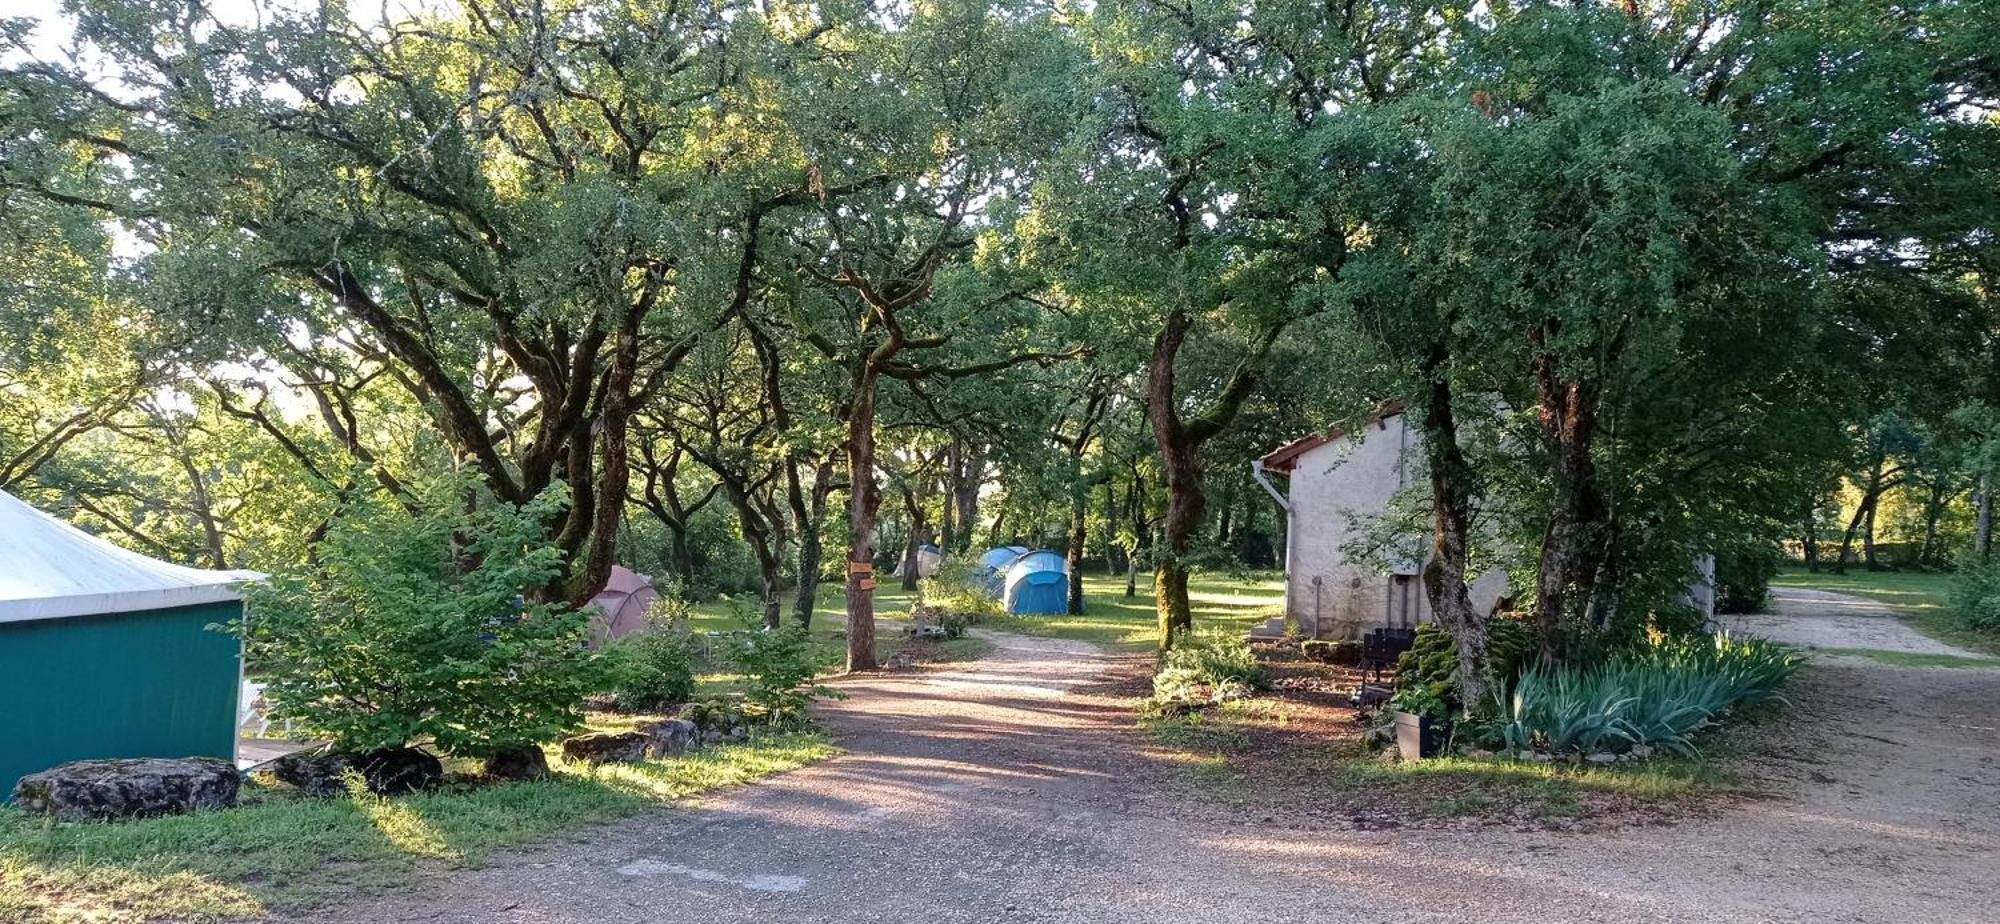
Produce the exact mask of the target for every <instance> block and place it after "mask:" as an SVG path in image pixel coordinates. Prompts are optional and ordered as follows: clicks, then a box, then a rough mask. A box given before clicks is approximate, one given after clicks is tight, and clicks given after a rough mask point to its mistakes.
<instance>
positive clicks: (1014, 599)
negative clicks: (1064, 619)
mask: <svg viewBox="0 0 2000 924" xmlns="http://www.w3.org/2000/svg"><path fill="white" fill-rule="evenodd" d="M1003 586H1004V588H1005V589H1004V591H1003V593H1002V594H1001V597H1000V599H1001V601H1002V602H1003V604H1004V605H1005V607H1006V609H1007V612H1008V613H1009V614H1010V615H1014V616H1025V615H1029V614H1036V613H1040V614H1054V613H1064V612H1068V610H1069V563H1068V562H1066V561H1064V560H1063V557H1062V555H1061V554H1059V553H1056V552H1051V551H1048V550H1047V549H1043V550H1042V551H1039V552H1029V553H1028V554H1026V555H1023V556H1021V557H1019V558H1017V559H1015V560H1014V563H1013V564H1012V565H1009V566H1008V567H1007V578H1006V583H1005V584H1004V585H1003Z"/></svg>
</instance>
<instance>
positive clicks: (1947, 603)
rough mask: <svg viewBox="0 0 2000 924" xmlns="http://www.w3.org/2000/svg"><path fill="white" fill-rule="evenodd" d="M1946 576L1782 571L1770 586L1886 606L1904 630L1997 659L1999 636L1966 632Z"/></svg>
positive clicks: (1861, 570)
mask: <svg viewBox="0 0 2000 924" xmlns="http://www.w3.org/2000/svg"><path fill="white" fill-rule="evenodd" d="M1952 578H1953V576H1952V575H1950V574H1946V573H1942V572H1936V571H1868V570H1865V569H1861V568H1855V569H1852V570H1850V571H1848V572H1847V573H1846V574H1834V573H1832V572H1829V571H1821V572H1817V573H1815V572H1811V571H1807V570H1806V569H1804V568H1792V567H1788V568H1784V569H1782V570H1780V571H1779V572H1778V574H1777V576H1776V577H1773V578H1772V579H1771V583H1772V585H1774V586H1778V587H1804V588H1808V589H1812V590H1831V591H1837V592H1839V593H1844V594H1853V595H1855V596H1857V597H1865V598H1867V599H1870V600H1874V601H1877V602H1879V603H1886V604H1888V605H1890V606H1893V607H1895V608H1896V609H1898V610H1901V611H1902V612H1903V613H1904V615H1906V616H1908V617H1909V623H1910V628H1913V629H1915V630H1917V631H1918V632H1921V633H1923V634H1924V635H1927V636H1929V637H1930V638H1932V639H1935V640H1937V641H1940V642H1943V643H1945V644H1947V645H1952V646H1955V647H1958V648H1964V649H1967V650H1969V651H1978V652H1983V653H1985V654H1989V655H2000V633H1992V632H1980V631H1978V630H1976V629H1971V628H1967V627H1966V626H1965V625H1964V624H1962V623H1960V622H1959V621H1958V616H1957V614H1955V613H1953V612H1952V608H1951V592H1952Z"/></svg>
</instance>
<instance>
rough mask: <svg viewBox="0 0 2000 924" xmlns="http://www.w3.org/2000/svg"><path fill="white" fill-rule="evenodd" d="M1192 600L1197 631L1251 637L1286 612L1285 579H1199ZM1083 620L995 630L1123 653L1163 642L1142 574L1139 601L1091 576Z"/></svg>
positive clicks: (1148, 580)
mask: <svg viewBox="0 0 2000 924" xmlns="http://www.w3.org/2000/svg"><path fill="white" fill-rule="evenodd" d="M1188 599H1189V602H1190V603H1191V604H1192V605H1193V609H1194V624H1195V626H1196V628H1204V627H1207V628H1222V629H1227V630H1230V631H1234V632H1247V631H1249V629H1250V627H1251V626H1253V625H1256V624H1257V623H1259V622H1262V621H1263V620H1265V619H1266V618H1268V617H1271V616H1276V615H1278V613H1279V612H1281V611H1282V610H1283V609H1284V602H1285V582H1284V578H1283V577H1282V576H1280V575H1277V574H1272V573H1268V572H1265V573H1257V574H1253V575H1250V576H1248V577H1232V576H1230V575H1227V574H1196V575H1194V576H1193V577H1191V578H1190V579H1189V580H1188ZM1083 603H1084V612H1083V615H1081V616H1009V617H1005V618H1003V619H1001V620H1000V621H999V622H997V623H995V628H1000V629H1007V630H1010V631H1015V632H1023V633H1027V634H1029V635H1045V636H1052V637H1056V638H1073V639H1081V640H1083V641H1087V642H1095V643H1097V644H1099V645H1103V646H1105V647H1107V648H1111V649H1113V650H1119V651H1138V650H1143V649H1150V648H1153V647H1154V646H1155V645H1157V644H1158V639H1159V631H1160V630H1159V625H1160V621H1159V616H1158V614H1157V611H1156V610H1154V608H1153V580H1152V576H1151V575H1141V576H1140V578H1139V586H1138V593H1137V595H1136V596H1132V597H1126V596H1125V578H1124V577H1123V576H1122V575H1121V576H1117V577H1112V576H1107V575H1103V574H1095V573H1091V574H1085V575H1084V578H1083Z"/></svg>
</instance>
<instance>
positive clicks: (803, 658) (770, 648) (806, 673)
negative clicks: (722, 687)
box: [729, 626, 847, 726]
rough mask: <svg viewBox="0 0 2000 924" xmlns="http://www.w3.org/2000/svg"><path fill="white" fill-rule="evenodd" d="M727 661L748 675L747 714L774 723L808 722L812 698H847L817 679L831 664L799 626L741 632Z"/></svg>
mask: <svg viewBox="0 0 2000 924" xmlns="http://www.w3.org/2000/svg"><path fill="white" fill-rule="evenodd" d="M729 660H730V661H731V662H732V663H734V664H735V665H736V667H737V668H738V669H740V670H742V671H743V674H744V679H745V687H744V691H743V702H744V711H745V713H746V714H748V715H749V716H750V717H752V718H754V719H757V720H759V721H762V722H765V723H767V724H770V725H782V726H794V725H802V724H805V723H806V722H807V721H808V719H809V718H810V714H809V713H808V711H807V710H808V709H809V708H810V707H811V706H812V704H813V700H815V699H823V698H824V699H845V698H846V697H847V694H845V693H842V692H840V691H838V690H835V689H833V688H832V687H828V686H825V685H823V684H820V683H817V682H816V678H817V677H818V676H819V674H820V672H821V671H823V670H825V669H827V668H828V667H830V666H832V663H833V662H832V661H831V660H830V659H829V658H828V657H827V656H826V654H825V653H824V651H823V650H822V649H820V648H818V647H816V646H814V645H813V642H812V637H811V636H809V635H807V634H806V631H805V630H804V629H801V628H799V627H797V626H788V627H786V628H783V629H776V630H757V631H752V632H746V633H743V634H741V635H738V636H736V637H734V638H733V639H732V640H731V641H730V653H729Z"/></svg>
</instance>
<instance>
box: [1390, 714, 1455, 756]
mask: <svg viewBox="0 0 2000 924" xmlns="http://www.w3.org/2000/svg"><path fill="white" fill-rule="evenodd" d="M1448 733H1449V729H1448V728H1447V727H1446V724H1445V723H1444V722H1443V721H1442V720H1439V719H1434V718H1431V717H1430V716H1426V715H1419V714H1417V713H1414V712H1401V711H1398V712H1397V713H1396V751H1397V753H1398V754H1400V755H1401V756H1402V758H1403V759H1404V760H1423V759H1424V758H1426V757H1436V756H1438V755H1439V754H1443V753H1444V744H1445V739H1446V738H1447V737H1449V734H1448Z"/></svg>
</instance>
